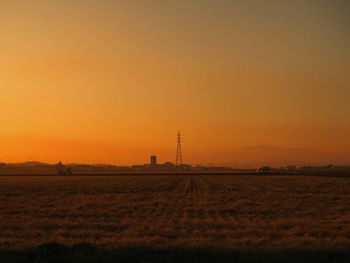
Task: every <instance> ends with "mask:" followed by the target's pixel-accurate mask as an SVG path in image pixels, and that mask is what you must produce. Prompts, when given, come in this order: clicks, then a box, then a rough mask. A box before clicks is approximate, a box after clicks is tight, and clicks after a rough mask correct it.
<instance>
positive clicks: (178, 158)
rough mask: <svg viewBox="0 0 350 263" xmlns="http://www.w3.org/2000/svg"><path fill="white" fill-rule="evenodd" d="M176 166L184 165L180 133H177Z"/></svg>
mask: <svg viewBox="0 0 350 263" xmlns="http://www.w3.org/2000/svg"><path fill="white" fill-rule="evenodd" d="M176 165H182V151H181V137H180V131H178V133H177V151H176Z"/></svg>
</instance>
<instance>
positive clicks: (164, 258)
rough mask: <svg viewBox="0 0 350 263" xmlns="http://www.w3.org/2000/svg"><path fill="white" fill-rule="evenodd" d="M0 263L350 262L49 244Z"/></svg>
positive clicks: (2, 256)
mask: <svg viewBox="0 0 350 263" xmlns="http://www.w3.org/2000/svg"><path fill="white" fill-rule="evenodd" d="M0 262H2V263H15V262H16V263H22V262H23V263H27V262H33V263H34V262H35V263H41V262H42V263H44V262H50V263H51V262H52V263H56V262H57V263H61V262H67V263H70V262H72V263H73V262H74V263H75V262H87V263H89V262H94V263H95V262H239V263H240V262H262V263H263V262H287V263H292V262H293V263H294V262H295V263H300V262H308V263H313V262H314V263H322V262H344V263H348V262H350V250H344V249H343V250H321V249H313V250H310V249H309V250H300V249H299V250H297V249H290V250H234V249H229V250H228V249H227V250H225V249H218V248H210V247H207V248H205V247H182V248H181V247H172V248H160V247H159V248H157V247H153V248H146V247H135V246H130V247H121V248H118V249H106V248H105V249H104V248H97V247H94V246H92V245H89V244H78V245H75V246H70V247H69V246H63V245H60V244H56V243H50V244H45V245H41V246H38V247H36V248H31V249H26V250H21V251H16V250H0Z"/></svg>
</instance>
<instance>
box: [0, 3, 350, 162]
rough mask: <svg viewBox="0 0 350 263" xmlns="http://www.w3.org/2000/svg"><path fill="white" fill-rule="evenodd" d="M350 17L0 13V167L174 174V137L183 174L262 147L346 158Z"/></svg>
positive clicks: (189, 8)
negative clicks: (179, 138) (69, 165)
mask: <svg viewBox="0 0 350 263" xmlns="http://www.w3.org/2000/svg"><path fill="white" fill-rule="evenodd" d="M349 14H350V2H349V1H345V0H344V1H343V0H329V1H326V0H317V1H316V0H304V1H298V0H296V1H280V0H278V1H277V0H275V1H274V0H270V1H258V0H256V1H243V0H242V1H233V0H232V1H228V0H211V1H209V0H192V1H191V0H177V1H175V0H172V1H170V0H158V1H156V0H149V1H146V0H144V1H141V0H140V1H133V0H125V1H117V0H116V1H111V0H110V1H109V0H74V1H73V0H59V1H58V0H57V1H56V0H50V1H44V0H33V1H16V0H2V1H1V3H0V35H1V41H0V91H1V94H0V161H7V162H17V161H25V160H34V159H35V160H40V161H47V162H56V161H58V160H63V161H66V162H89V163H115V164H130V163H140V162H141V163H142V162H146V161H148V156H149V155H150V154H153V153H156V154H158V155H159V156H160V161H165V160H170V161H174V158H175V150H176V133H177V130H178V129H180V130H181V131H182V133H183V150H184V158H185V161H186V162H189V163H196V162H200V161H203V160H205V161H207V162H208V161H210V153H214V152H220V151H228V150H230V149H236V148H240V147H245V146H253V145H261V144H266V145H275V146H282V147H302V148H308V149H311V150H321V151H332V152H342V153H350V136H349V134H350V103H349V102H350V100H349V99H350V71H349V70H350V15H349ZM198 153H201V155H202V156H203V154H204V156H205V154H207V159H206V158H205V157H201V158H202V159H201V160H199V159H198V158H197V157H196V156H197V155H198ZM203 158H204V159H203Z"/></svg>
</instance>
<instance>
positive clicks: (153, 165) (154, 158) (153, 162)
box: [151, 155, 157, 168]
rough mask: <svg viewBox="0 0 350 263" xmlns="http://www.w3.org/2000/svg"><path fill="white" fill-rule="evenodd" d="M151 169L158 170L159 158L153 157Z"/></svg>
mask: <svg viewBox="0 0 350 263" xmlns="http://www.w3.org/2000/svg"><path fill="white" fill-rule="evenodd" d="M151 168H157V156H156V155H152V156H151Z"/></svg>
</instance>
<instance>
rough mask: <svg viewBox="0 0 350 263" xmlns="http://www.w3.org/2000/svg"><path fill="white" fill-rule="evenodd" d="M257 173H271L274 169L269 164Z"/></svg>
mask: <svg viewBox="0 0 350 263" xmlns="http://www.w3.org/2000/svg"><path fill="white" fill-rule="evenodd" d="M256 173H257V174H271V173H272V169H271V167H269V166H263V167H260V168H259V169H257V170H256Z"/></svg>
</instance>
